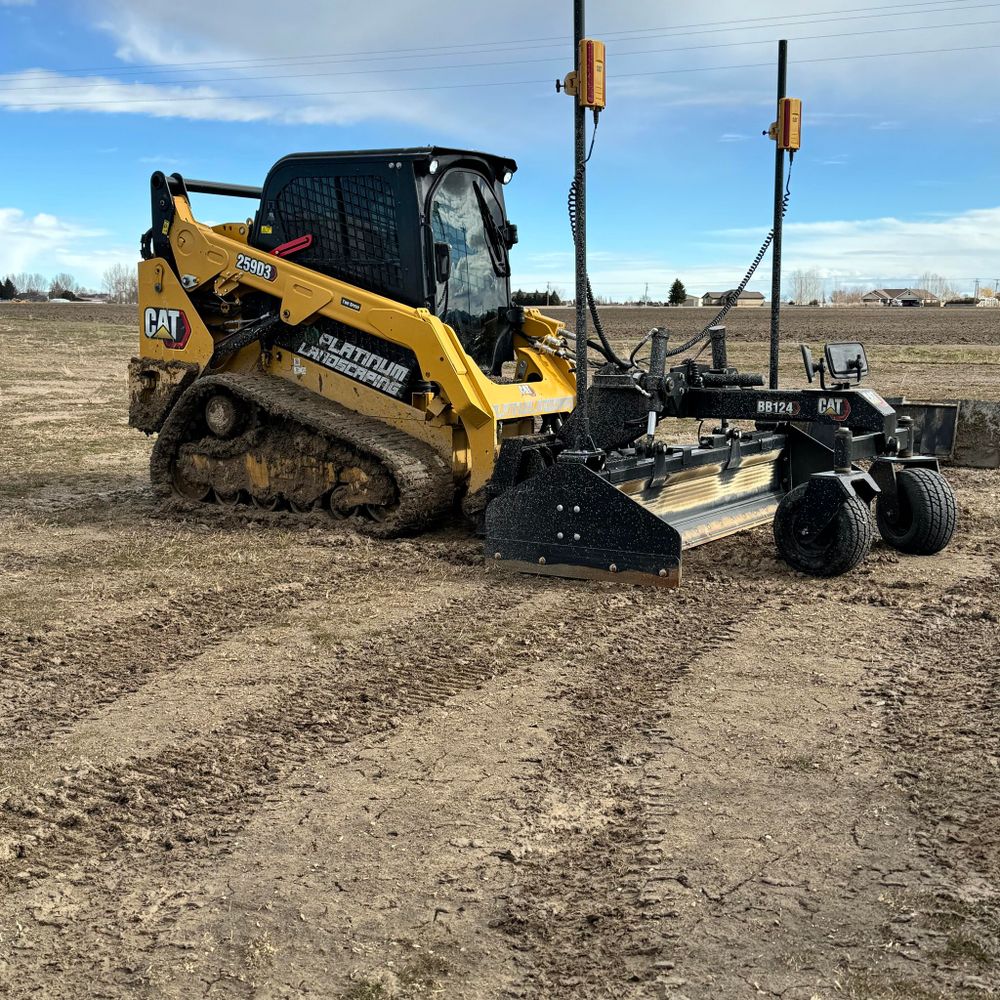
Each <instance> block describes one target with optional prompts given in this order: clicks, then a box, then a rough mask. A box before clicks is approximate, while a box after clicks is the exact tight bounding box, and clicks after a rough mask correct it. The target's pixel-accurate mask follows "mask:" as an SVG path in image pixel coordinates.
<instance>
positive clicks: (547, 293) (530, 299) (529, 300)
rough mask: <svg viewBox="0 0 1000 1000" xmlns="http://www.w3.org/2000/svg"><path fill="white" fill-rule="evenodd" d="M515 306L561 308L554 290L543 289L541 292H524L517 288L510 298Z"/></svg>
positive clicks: (557, 294) (560, 300) (559, 300)
mask: <svg viewBox="0 0 1000 1000" xmlns="http://www.w3.org/2000/svg"><path fill="white" fill-rule="evenodd" d="M512 298H513V302H514V305H516V306H561V305H562V298H561V297H560V296H559V293H558V292H557V291H556V290H555V289H554V288H543V289H542V290H541V291H534V292H524V291H521V289H520V288H519V289H518V290H517V291H516V292H514V295H513V296H512Z"/></svg>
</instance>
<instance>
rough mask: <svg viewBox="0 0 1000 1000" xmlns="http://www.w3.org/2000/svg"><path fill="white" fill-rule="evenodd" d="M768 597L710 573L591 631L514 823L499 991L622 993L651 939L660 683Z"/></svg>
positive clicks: (721, 639)
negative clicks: (569, 709) (571, 713)
mask: <svg viewBox="0 0 1000 1000" xmlns="http://www.w3.org/2000/svg"><path fill="white" fill-rule="evenodd" d="M770 599H771V597H770V595H767V594H766V593H764V592H763V591H761V590H757V589H754V590H749V589H746V588H743V587H739V586H737V585H734V581H733V580H732V579H731V578H727V577H725V576H723V575H721V574H720V578H719V580H717V581H715V582H712V583H709V584H707V585H706V587H705V589H704V591H703V592H702V593H701V594H700V595H699V594H694V595H692V594H685V592H684V591H683V590H682V591H681V592H680V594H679V595H678V596H677V599H676V601H675V602H670V603H669V604H667V603H658V604H657V603H654V604H651V605H646V606H645V607H643V608H642V612H641V616H640V617H639V618H638V620H636V619H635V618H631V617H630V616H628V615H627V614H621V617H620V625H619V626H618V627H617V628H611V629H609V630H607V632H606V633H602V636H601V637H600V638H599V639H598V640H597V644H598V645H599V646H600V647H601V648H602V651H603V652H604V655H605V656H606V658H607V662H608V663H609V664H613V667H612V669H611V670H610V672H609V673H608V674H607V676H605V677H603V678H599V679H598V680H597V681H596V682H595V683H594V684H593V685H592V686H587V687H584V688H581V689H579V690H577V691H575V692H574V693H573V699H574V702H575V703H576V705H577V708H578V712H579V718H578V719H577V720H574V725H572V726H571V727H567V728H564V729H562V730H560V731H559V732H558V733H556V734H555V735H554V742H555V744H556V747H557V748H558V753H557V754H555V755H554V756H553V760H551V761H549V762H548V767H547V768H546V769H545V774H544V778H545V779H546V782H545V786H544V788H543V790H542V792H541V793H540V794H538V795H537V797H536V798H535V801H534V803H533V805H532V808H531V810H530V819H529V821H528V823H527V824H526V827H525V830H524V831H523V833H522V841H523V843H524V845H525V848H526V850H525V854H524V857H523V860H522V862H521V878H520V880H519V882H518V884H517V885H516V886H515V887H514V889H513V890H512V892H511V894H510V897H509V899H508V900H507V903H506V906H505V908H504V909H505V912H504V916H503V918H502V920H501V922H500V926H501V927H502V929H503V930H504V932H505V933H506V934H507V935H508V936H509V939H510V940H511V946H512V947H514V948H515V949H516V954H517V962H518V965H519V973H520V974H519V981H518V983H517V985H516V986H513V987H511V988H510V989H509V990H508V991H507V993H505V995H508V996H511V997H524V998H534V997H538V996H545V997H546V998H550V997H574V998H577V997H601V998H604V997H612V996H615V997H617V996H629V995H632V993H630V992H628V991H629V990H630V989H632V988H633V987H628V986H626V985H625V984H627V983H628V982H630V981H631V982H633V983H634V982H638V981H640V980H641V979H643V978H645V975H646V973H647V970H648V968H649V967H650V964H651V960H650V958H649V955H650V953H651V952H653V951H656V950H657V945H656V943H655V941H656V933H657V932H656V930H655V929H654V928H651V927H650V925H649V924H647V923H645V922H644V920H643V908H642V903H641V900H640V895H641V890H642V886H643V884H644V882H645V880H646V879H647V878H648V875H649V864H650V863H651V862H653V861H654V860H655V859H654V858H652V857H651V856H650V855H649V853H648V851H647V850H646V847H645V844H644V841H643V825H644V823H645V811H644V804H643V800H644V795H645V786H644V780H645V779H644V773H645V768H646V767H647V765H648V762H649V761H650V760H651V759H652V757H653V756H654V754H655V750H653V749H651V748H650V747H649V746H648V744H647V742H646V738H647V735H648V733H649V732H650V730H651V729H652V728H654V727H655V726H657V725H658V724H660V723H661V722H662V720H664V719H666V718H669V717H670V713H671V709H670V707H668V706H669V705H670V697H671V692H672V691H673V689H674V687H675V686H676V684H677V683H678V682H679V681H680V679H681V678H683V677H684V675H685V674H686V673H687V671H688V670H689V669H690V667H691V665H692V664H693V663H695V662H696V661H697V659H698V658H699V657H700V656H702V655H705V654H706V653H707V652H708V651H710V650H715V649H724V648H726V646H727V644H728V643H729V642H730V641H731V639H732V636H733V635H734V631H733V630H734V629H735V628H736V626H737V624H738V623H739V622H740V621H741V620H743V619H752V618H753V617H754V616H755V615H756V614H757V613H758V612H759V611H760V609H761V608H762V606H763V605H764V603H765V602H766V601H768V600H770ZM625 610H626V609H625V607H622V608H621V611H625ZM679 621H687V622H692V621H696V622H697V628H696V629H691V628H689V627H687V626H684V627H682V628H678V627H677V626H678V623H679ZM657 699H661V700H657ZM663 699H665V700H663ZM595 820H596V821H595ZM635 995H637V996H638V995H639V994H635Z"/></svg>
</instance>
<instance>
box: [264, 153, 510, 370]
mask: <svg viewBox="0 0 1000 1000" xmlns="http://www.w3.org/2000/svg"><path fill="white" fill-rule="evenodd" d="M516 169H517V165H516V164H515V163H514V161H513V160H509V159H506V158H503V157H497V156H492V155H490V154H487V153H475V152H469V151H465V150H454V149H444V148H442V147H434V146H430V147H424V148H420V149H398V150H374V151H364V152H349V153H296V154H294V155H292V156H286V157H284V158H282V159H281V160H279V161H278V162H277V163H276V164H275V165H274V166H273V167H272V168H271V171H270V173H269V174H268V176H267V179H266V181H265V182H264V188H263V192H262V195H261V201H260V207H259V209H258V211H257V215H256V218H255V219H254V222H253V228H252V230H251V239H250V242H251V245H253V246H256V247H258V248H259V249H261V250H263V251H265V252H268V253H277V254H278V255H279V256H284V255H287V256H288V259H289V260H292V261H294V262H295V263H297V264H302V265H303V266H304V267H308V268H311V269H313V270H315V271H319V272H321V273H323V274H328V275H330V276H331V277H334V278H337V279H339V280H341V281H345V282H348V283H349V284H352V285H356V286H358V287H360V288H364V289H365V290H367V291H371V292H375V293H377V294H379V295H384V296H385V297H386V298H389V299H392V300H394V301H396V302H402V303H404V304H405V305H409V306H414V307H423V308H427V309H429V310H431V312H433V313H434V314H435V315H436V316H438V317H440V318H441V319H442V320H443V321H444V322H445V323H447V324H448V325H449V326H451V327H452V328H453V329H454V331H455V333H456V334H457V335H458V338H459V340H460V341H461V343H462V346H463V347H464V348H465V350H466V353H467V354H469V355H470V356H471V357H472V358H473V359H474V360H475V362H476V363H477V364H478V365H479V366H480V367H482V368H483V369H484V370H485V371H487V372H490V373H493V374H499V372H500V366H501V365H502V363H503V362H504V361H506V360H509V359H510V358H511V357H513V349H512V332H513V328H512V322H513V321H515V318H514V314H513V313H512V311H511V301H510V263H509V253H510V249H511V247H512V246H513V244H514V242H515V241H516V229H515V227H513V226H511V225H510V224H509V223H508V222H507V216H506V210H505V207H504V197H503V186H504V184H505V183H506V182H507V181H509V180H510V178H511V177H512V176H513V174H514V171H515V170H516ZM307 238H308V239H307Z"/></svg>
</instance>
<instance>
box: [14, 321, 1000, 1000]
mask: <svg viewBox="0 0 1000 1000" xmlns="http://www.w3.org/2000/svg"><path fill="white" fill-rule="evenodd" d="M30 315H31V317H32V318H30V319H29V318H28V316H27V314H26V313H24V312H21V313H18V312H16V311H15V310H14V309H13V307H12V308H11V309H6V310H4V311H3V312H0V351H2V356H3V357H4V359H5V365H4V368H3V369H2V370H0V393H2V394H3V395H2V411H0V526H2V529H3V530H2V532H0V570H2V575H0V683H2V692H3V696H2V698H0V993H3V994H4V995H10V996H12V997H29V996H30V997H37V996H59V997H69V998H84V997H87V998H90V997H130V998H131V997H150V998H152V997H171V998H173V997H176V998H181V997H183V998H188V997H192V996H194V997H198V996H206V997H220V998H222V997H282V996H296V997H297V996H303V997H305V996H314V997H324V998H325V997H334V998H338V997H343V998H352V1000H362V998H365V1000H371V998H382V997H394V996H397V997H415V996H422V995H426V994H439V995H445V996H453V997H462V998H466V997H470V998H471V997H476V998H479V997H482V998H487V997H489V998H492V997H503V996H507V997H531V998H535V997H545V998H549V997H556V998H561V997H566V998H569V997H574V998H576V997H594V998H598V997H600V998H607V997H622V998H625V997H629V998H631V997H635V998H640V997H641V998H646V997H674V998H682V997H688V998H690V1000H700V998H729V997H759V996H782V997H787V998H811V997H821V998H824V1000H826V998H834V997H842V996H847V997H856V998H928V997H940V998H945V997H947V998H952V997H969V998H972V997H987V996H992V995H995V989H996V984H997V982H998V973H997V958H998V934H1000V918H998V912H1000V911H998V903H997V891H998V890H997V885H998V879H1000V863H998V854H997V843H998V834H1000V795H998V792H997V777H998V763H1000V734H998V728H997V724H996V718H997V710H998V708H1000V686H998V685H1000V682H998V680H997V678H998V676H1000V673H998V669H997V668H998V666H1000V663H998V654H997V638H998V634H1000V621H998V608H1000V604H998V597H1000V594H998V583H997V579H998V576H997V571H998V565H997V564H998V561H1000V560H998V555H997V546H996V538H997V534H998V529H1000V523H998V521H1000V515H998V513H997V510H998V500H1000V496H998V493H1000V477H998V476H997V475H996V474H995V473H986V472H972V471H956V472H955V473H954V474H953V476H952V478H953V482H954V483H955V486H956V489H957V491H958V495H959V502H960V504H961V508H962V530H961V534H960V536H959V537H958V538H957V539H956V541H955V542H954V544H953V546H952V548H951V549H950V550H949V551H948V552H947V553H945V554H944V555H942V556H939V557H935V558H932V559H925V560H917V559H902V558H900V557H898V556H897V554H896V553H895V552H893V551H892V550H890V549H886V548H885V547H883V546H881V545H877V546H876V548H875V550H874V551H873V554H872V557H871V559H870V560H869V562H868V563H867V564H866V565H865V567H863V569H862V570H861V571H860V572H858V573H856V574H854V575H853V576H851V577H848V578H844V579H841V580H837V581H833V582H830V581H817V580H811V579H806V578H802V577H797V576H795V575H793V574H790V573H789V572H788V570H787V569H786V567H785V566H784V565H783V564H781V563H779V562H778V561H777V560H776V559H775V557H774V555H773V548H772V545H771V542H770V539H769V537H768V534H767V532H766V531H755V532H752V533H750V534H747V535H742V536H740V537H738V538H734V539H729V540H727V541H725V542H722V543H718V544H716V545H713V546H711V547H708V548H705V549H700V550H696V551H695V552H693V553H691V554H690V555H689V558H688V559H687V561H686V565H685V583H684V586H683V588H682V589H681V590H679V591H676V592H669V593H660V592H656V593H654V592H652V591H648V590H642V589H634V588H610V587H604V586H598V585H588V584H576V583H569V582H564V581H556V580H536V579H533V578H527V577H506V576H498V575H496V574H495V573H493V572H492V571H490V570H489V569H487V567H485V566H484V565H483V563H482V559H481V557H480V553H479V548H478V545H477V544H476V542H475V541H474V540H472V539H470V538H469V537H468V536H467V535H466V534H465V533H464V531H462V530H461V529H460V528H458V527H457V526H446V527H445V528H443V529H441V530H439V531H437V532H435V533H433V534H431V535H427V536H423V537H420V538H417V539H411V540H406V541H395V542H378V541H372V540H369V539H362V538H359V537H357V536H354V535H352V534H350V533H349V532H348V531H346V530H344V529H342V528H340V527H338V526H328V525H326V524H324V523H322V522H317V523H312V524H310V525H309V526H306V527H296V526H294V525H292V524H291V523H289V522H287V521H283V520H282V519H280V518H277V519H274V518H272V519H267V520H264V519H262V520H253V519H249V518H242V517H234V516H232V515H229V516H218V517H216V516H210V515H197V516H194V515H191V514H190V513H183V512H179V511H177V510H172V509H171V508H169V507H164V506H161V505H160V504H158V503H157V502H154V500H153V498H152V495H151V492H150V490H149V488H148V478H147V474H146V468H145V462H146V459H147V457H148V449H149V442H148V441H146V440H144V439H143V438H142V437H141V436H139V435H135V434H134V433H133V432H130V431H129V430H128V428H127V427H125V426H124V370H123V363H124V359H125V358H126V357H127V355H128V353H129V351H130V349H131V344H132V336H133V334H132V330H131V328H130V327H128V326H126V325H115V323H114V322H111V320H114V319H120V321H121V323H124V322H126V321H128V320H129V317H128V316H127V315H125V314H122V315H121V316H119V315H118V314H115V313H109V314H105V318H103V319H101V318H95V317H99V316H100V315H101V314H99V313H98V314H95V313H94V312H93V311H90V312H85V313H84V312H82V311H81V310H79V309H78V310H76V311H72V310H71V311H68V312H67V311H66V309H65V307H64V308H63V310H62V311H60V312H59V313H58V314H54V313H53V314H50V313H46V312H45V311H44V310H40V309H38V308H37V307H35V308H34V310H33V312H32V313H31V314H30ZM906 346H907V345H905V344H897V345H896V346H892V345H888V347H887V348H886V350H889V349H891V350H892V351H895V352H903V351H904V350H905V349H906ZM750 347H751V348H752V345H750ZM81 359H87V364H86V366H84V365H83V364H82V363H81ZM930 363H934V356H933V355H931V362H930ZM970 363H972V362H970ZM989 364H991V362H990V361H989V359H988V358H987V359H986V360H985V361H984V362H983V363H982V364H979V363H974V364H972V367H971V368H970V377H971V378H973V379H976V378H979V379H981V380H982V382H983V383H984V384H989V383H990V382H991V379H992V373H991V370H990V369H989V367H988V365H989ZM914 394H915V393H914Z"/></svg>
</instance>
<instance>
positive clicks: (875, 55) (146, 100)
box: [0, 44, 1000, 110]
mask: <svg viewBox="0 0 1000 1000" xmlns="http://www.w3.org/2000/svg"><path fill="white" fill-rule="evenodd" d="M998 48H1000V44H994V45H963V46H960V47H957V48H938V49H908V50H903V51H897V52H866V53H857V54H855V55H849V56H819V57H815V58H812V59H795V60H790V61H791V62H793V63H794V64H795V65H804V64H807V63H825V62H843V61H847V60H851V59H889V58H894V57H897V56H915V55H937V54H941V53H949V52H980V51H984V50H987V49H998ZM773 67H774V63H773V61H772V62H760V63H737V64H733V65H729V66H692V67H686V68H681V69H659V70H650V71H648V72H642V73H620V74H617V77H616V78H617V79H634V78H638V77H647V76H665V75H674V74H684V73H710V72H717V71H720V70H736V69H760V68H771V69H773ZM551 82H552V81H551V80H550V79H548V78H545V79H541V80H493V81H488V82H484V83H471V82H465V83H453V84H432V85H429V86H420V87H385V88H378V89H374V90H319V91H311V92H305V93H296V94H198V95H191V96H183V97H178V96H176V95H175V96H173V97H166V98H159V97H139V98H123V99H119V100H116V99H112V100H102V101H43V102H30V103H25V102H23V101H8V103H7V104H6V107H7V108H8V109H17V110H23V109H27V110H31V109H32V108H71V107H88V108H92V107H100V106H105V105H116V106H117V105H122V104H174V103H177V102H178V101H185V102H190V101H219V100H221V101H248V100H254V101H258V100H288V99H291V98H300V97H337V96H344V97H358V96H365V95H369V94H400V93H411V92H417V91H430V90H461V89H469V88H473V87H477V88H478V87H515V86H528V85H529V84H530V85H535V84H551ZM140 86H141V85H140ZM6 96H7V95H5V94H0V99H2V98H4V97H6Z"/></svg>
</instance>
